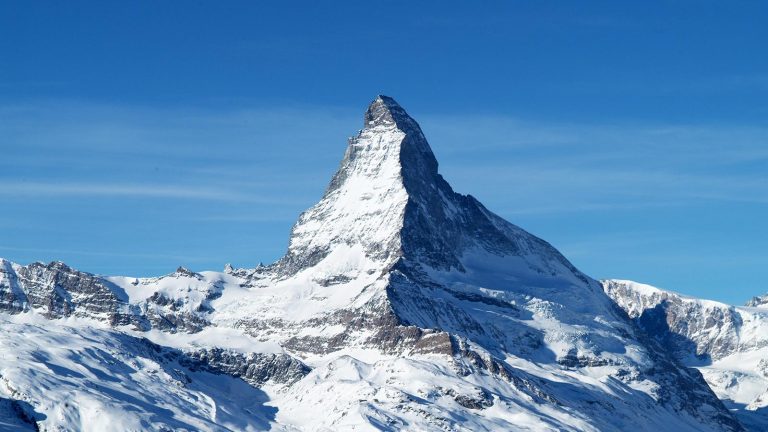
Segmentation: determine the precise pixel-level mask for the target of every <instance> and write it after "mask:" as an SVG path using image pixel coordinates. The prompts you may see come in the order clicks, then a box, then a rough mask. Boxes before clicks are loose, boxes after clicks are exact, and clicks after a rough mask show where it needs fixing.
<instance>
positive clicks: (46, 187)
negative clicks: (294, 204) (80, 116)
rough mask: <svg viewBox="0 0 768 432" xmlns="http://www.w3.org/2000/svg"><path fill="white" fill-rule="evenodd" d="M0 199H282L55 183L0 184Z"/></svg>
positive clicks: (193, 190)
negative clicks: (52, 197) (4, 197)
mask: <svg viewBox="0 0 768 432" xmlns="http://www.w3.org/2000/svg"><path fill="white" fill-rule="evenodd" d="M0 195H2V196H23V197H32V196H82V197H94V196H96V197H98V196H102V197H138V198H174V199H194V200H203V201H236V202H247V203H262V204H284V203H285V202H286V200H285V199H284V198H277V197H274V196H268V197H260V196H256V195H253V194H249V193H244V192H237V191H231V190H223V189H212V188H205V187H199V186H168V185H162V184H94V183H58V182H55V183H54V182H7V181H6V182H0Z"/></svg>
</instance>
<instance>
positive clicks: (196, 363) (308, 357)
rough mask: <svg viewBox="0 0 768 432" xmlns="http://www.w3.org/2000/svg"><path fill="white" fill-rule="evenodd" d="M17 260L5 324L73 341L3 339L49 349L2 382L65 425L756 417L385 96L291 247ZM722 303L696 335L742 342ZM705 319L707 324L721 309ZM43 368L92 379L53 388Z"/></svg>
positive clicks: (525, 426) (615, 422)
mask: <svg viewBox="0 0 768 432" xmlns="http://www.w3.org/2000/svg"><path fill="white" fill-rule="evenodd" d="M0 264H2V265H0V310H2V311H3V312H4V314H3V317H4V318H3V319H4V320H5V321H4V324H2V325H3V326H4V327H5V328H6V329H10V330H12V331H13V332H16V333H19V334H23V333H30V334H34V335H37V336H36V337H38V338H40V339H41V340H46V341H49V342H51V341H54V342H55V343H61V344H65V345H67V346H68V347H73V348H67V349H60V348H56V347H53V348H51V347H49V348H45V349H39V348H38V347H39V344H30V343H28V342H27V341H24V340H17V339H16V338H14V337H10V336H9V337H7V338H6V340H5V341H4V343H7V344H9V345H14V346H15V347H16V352H17V353H16V354H15V355H16V356H17V358H24V359H25V361H30V362H32V363H33V364H34V365H35V367H36V368H38V369H35V370H36V371H37V372H35V374H36V375H32V374H30V373H25V372H24V371H23V369H22V368H21V367H20V366H19V363H18V362H19V360H14V359H13V358H10V357H4V358H2V360H0V362H2V364H0V378H2V379H3V380H4V381H2V382H3V383H4V386H5V389H6V390H3V386H0V392H4V394H6V395H7V396H8V397H10V398H11V399H13V400H16V401H20V402H19V403H21V402H24V403H26V404H28V406H29V409H28V410H27V411H30V412H27V414H28V416H31V417H30V418H38V419H40V420H37V421H36V422H37V424H38V425H40V426H41V427H43V428H47V429H51V430H55V429H56V428H64V429H66V424H67V422H75V421H76V420H77V419H80V420H77V421H78V423H77V424H78V425H79V426H80V427H79V429H83V430H105V429H95V428H91V427H90V426H89V425H88V424H87V422H83V421H81V420H82V419H83V418H88V416H89V415H92V412H93V409H94V408H93V407H94V406H97V407H98V409H100V410H106V412H108V413H109V415H112V416H114V417H115V418H116V419H119V420H120V421H119V422H115V423H114V424H115V425H117V424H123V425H144V428H149V429H156V430H163V428H165V429H168V430H171V429H173V430H179V429H190V430H192V429H202V430H262V429H264V428H265V425H269V426H270V427H272V428H273V429H277V430H352V429H355V430H402V429H408V430H553V431H554V430H558V431H561V430H566V431H569V430H570V431H622V430H627V429H628V428H631V429H632V430H640V431H642V430H648V431H651V430H653V431H659V430H675V431H741V430H743V427H742V425H741V424H740V423H739V422H738V421H737V420H736V419H735V418H734V417H733V415H732V414H731V412H729V410H728V409H727V408H726V406H724V405H723V403H722V402H721V401H720V399H718V398H717V396H716V395H715V394H714V393H713V392H712V390H711V389H710V387H709V386H708V385H707V383H706V382H705V380H704V379H703V378H702V375H701V373H700V372H699V371H698V370H697V369H694V368H691V367H686V363H684V362H685V361H686V359H685V356H680V355H679V356H675V357H670V356H668V355H667V350H669V349H670V347H672V346H674V347H675V352H676V353H682V352H683V349H685V348H686V347H687V345H685V344H684V343H683V342H679V341H677V340H667V339H663V338H662V339H659V338H658V337H656V334H655V333H654V332H652V331H650V330H651V324H649V323H647V322H645V321H643V320H639V319H638V315H633V314H632V312H629V313H627V312H625V311H627V310H628V309H627V308H626V307H624V309H622V308H620V307H618V306H617V305H616V303H614V301H613V300H612V299H611V298H610V297H609V296H608V295H606V292H604V290H603V289H604V287H603V286H602V285H601V284H600V283H599V282H597V281H595V280H593V279H591V278H589V277H588V276H586V275H584V274H583V273H581V272H580V271H578V270H577V269H576V268H575V267H574V266H573V265H572V264H571V263H570V262H568V260H567V259H566V258H565V257H563V256H562V255H561V254H560V253H559V252H558V251H557V250H556V249H555V248H553V247H552V246H551V245H549V244H548V243H546V242H545V241H543V240H541V239H539V238H537V237H535V236H533V235H531V234H529V233H527V232H526V231H524V230H523V229H521V228H519V227H517V226H515V225H513V224H511V223H509V222H507V221H505V220H503V219H502V218H500V217H499V216H497V215H495V214H493V213H492V212H490V211H489V210H488V209H486V208H485V207H484V206H483V205H482V204H480V203H479V202H478V201H477V200H476V199H475V198H473V197H472V196H469V195H461V194H458V193H456V192H454V191H453V190H452V188H451V186H450V185H449V184H448V183H447V182H446V181H445V180H444V179H443V178H442V176H441V175H440V174H439V173H438V163H437V160H436V159H435V156H434V154H433V152H432V150H431V148H430V146H429V144H428V143H427V140H426V138H425V137H424V134H423V132H422V130H421V128H420V127H419V125H418V124H417V123H416V121H415V120H413V119H412V118H411V117H410V116H409V115H408V114H407V113H406V112H405V111H404V110H403V108H402V107H400V106H399V105H398V104H397V103H396V102H395V101H394V100H393V99H391V98H388V97H385V96H380V97H378V98H376V99H375V100H374V101H373V102H372V103H371V105H370V106H369V107H368V109H367V111H366V112H365V115H364V124H363V129H362V130H361V131H360V132H359V133H358V134H357V135H356V136H355V137H354V138H352V139H350V141H349V144H348V147H347V150H346V153H345V155H344V158H343V160H342V162H341V164H340V167H339V169H338V171H337V173H336V174H335V175H334V177H333V179H332V180H331V182H330V185H329V186H328V188H327V189H326V191H325V193H324V195H323V197H322V198H321V199H320V201H319V202H318V203H317V204H316V205H314V206H313V207H311V208H310V209H308V210H307V211H305V212H304V213H302V215H301V216H300V217H299V219H298V221H297V222H296V224H295V225H294V227H293V229H292V231H291V237H290V241H289V247H288V251H287V253H286V254H285V256H284V257H283V258H281V259H280V260H278V261H277V262H276V263H274V264H271V265H268V266H259V267H257V268H255V269H234V268H232V267H230V266H227V267H226V268H225V271H223V272H200V273H196V272H192V271H190V270H187V269H184V268H179V269H178V270H177V271H176V272H174V273H172V274H169V275H167V276H163V277H159V278H135V277H100V276H95V275H91V274H88V273H82V272H79V271H76V270H73V269H71V268H69V267H67V266H66V265H64V264H62V263H51V264H49V265H43V264H39V263H35V264H31V265H28V266H20V265H17V264H13V263H10V262H7V261H2V263H0ZM606 291H608V294H611V292H610V291H609V290H606ZM627 295H628V296H629V295H630V294H627ZM613 298H614V299H616V296H613ZM636 300H637V301H638V302H642V301H646V300H643V299H639V298H638V299H636ZM648 301H649V302H650V300H648ZM619 304H620V305H622V306H624V305H623V304H621V303H619ZM642 304H643V305H645V304H650V303H642ZM638 310H640V309H638ZM642 310H645V308H644V306H643V309H642ZM639 313H640V315H642V311H640V312H639ZM680 313H681V314H682V313H686V312H685V311H681V312H680ZM628 315H629V316H628ZM713 319H721V320H723V322H724V324H722V328H723V329H724V330H723V332H724V333H723V334H724V336H723V337H722V338H721V339H717V338H715V339H714V340H711V341H710V340H705V339H706V338H704V337H703V336H702V337H701V338H700V343H701V346H702V348H701V352H700V353H699V351H698V348H697V349H696V353H697V354H700V355H703V354H704V353H710V352H712V353H714V352H716V351H717V350H716V349H715V346H718V347H719V346H723V348H722V349H723V350H725V351H723V352H726V351H727V349H730V348H725V346H726V345H727V344H726V342H725V340H726V339H727V336H728V334H729V333H728V332H729V331H731V330H729V327H727V325H728V324H727V323H728V322H732V325H734V326H735V325H736V324H737V320H738V319H739V318H738V317H737V316H735V315H732V314H731V315H728V314H727V313H726V312H723V315H722V316H716V317H713ZM40 320H54V321H47V323H49V324H41V321H40ZM728 320H731V321H728ZM654 322H655V321H654ZM700 325H701V326H702V327H701V329H704V330H696V329H694V330H691V331H692V332H694V333H696V334H697V335H698V334H699V333H702V334H703V333H705V330H706V329H710V328H712V326H717V325H716V324H710V323H708V322H703V323H701V324H700ZM41 326H43V327H44V326H51V327H54V328H55V329H53V330H51V331H50V333H47V332H46V331H43V330H41V329H42V328H43V327H41ZM67 328H71V330H63V329H67ZM688 330H689V329H688V328H686V329H685V331H688ZM680 331H681V334H682V333H684V331H683V329H682V328H680ZM667 333H669V334H672V333H674V332H667ZM665 334H666V333H665ZM675 334H676V333H675ZM707 334H709V333H707ZM671 339H674V338H671ZM115 341H121V342H120V343H118V342H115ZM142 341H144V342H142ZM678 343H679V344H678ZM696 343H698V342H696ZM675 344H678V345H679V346H678V345H675ZM697 346H698V345H697ZM80 351H83V352H84V354H83V356H82V360H79V358H78V355H79V354H78V352H80ZM134 351H135V353H134V354H132V353H133V352H134ZM709 355H711V354H709ZM35 362H36V363H35ZM145 364H146V365H148V366H147V367H148V370H152V371H156V372H152V373H150V374H148V375H147V374H146V373H145V369H146V368H144V367H143V366H142V365H145ZM7 365H10V366H7ZM111 365H114V366H115V367H114V368H110V367H108V366H111ZM689 366H690V365H689ZM3 367H6V368H7V369H3ZM62 368H63V369H62ZM6 370H7V371H11V372H9V373H6V372H5V371H6ZM49 371H53V372H54V373H49ZM56 371H60V372H62V373H56ZM113 373H114V374H118V375H120V374H122V375H120V376H121V377H125V378H124V381H125V385H126V386H128V385H130V386H132V387H133V388H142V387H146V388H147V394H151V395H152V400H153V401H154V402H152V404H150V403H148V401H147V399H146V398H142V397H143V396H142V397H140V396H138V395H136V394H135V393H134V392H132V391H127V390H126V389H121V385H122V384H120V383H119V381H120V380H118V382H114V381H110V382H112V384H110V386H109V387H108V388H107V387H102V386H100V384H97V382H98V381H99V380H103V379H108V378H105V377H108V376H110V374H113ZM145 375H146V376H145ZM35 376H40V377H42V378H40V379H44V380H45V382H46V383H48V384H47V387H45V388H60V389H69V390H67V391H70V393H69V394H71V395H74V396H71V397H69V398H68V399H67V401H66V402H63V400H59V399H56V398H55V397H54V396H50V395H48V394H46V393H45V392H42V391H39V390H37V389H36V388H35V387H34V386H35V385H36V384H35V380H36V378H34V377H35ZM152 376H157V377H159V378H160V379H159V381H160V382H163V383H165V385H166V386H171V387H172V388H173V389H174V391H169V392H167V394H165V395H163V394H162V392H161V391H160V390H159V389H158V387H157V386H156V385H155V384H156V383H155V382H153V381H152V379H151V377H152ZM211 377H222V378H221V379H222V380H228V379H234V378H238V379H239V382H242V383H247V384H246V386H247V387H248V388H249V390H247V391H246V390H243V388H242V387H237V386H236V385H235V384H233V382H232V381H226V383H227V384H226V385H227V386H230V387H231V389H232V390H231V391H230V392H227V391H226V389H225V388H222V385H221V384H220V383H216V384H214V383H213V381H211V380H212V378H211ZM224 377H230V378H224ZM233 377H234V378H233ZM214 381H215V380H214ZM236 381H237V380H236ZM235 387H237V389H235ZM72 389H79V390H72ZM83 389H85V390H83ZM237 391H239V392H244V394H246V395H248V398H250V399H248V398H246V399H247V400H248V401H251V402H249V403H250V405H247V406H246V405H242V404H238V403H237V402H236V399H237V398H238V396H237V395H234V396H233V392H235V393H236V392H237ZM233 400H234V402H233ZM94 401H97V402H94ZM190 401H192V402H190ZM64 404H66V406H65V405H64ZM153 404H154V405H153ZM25 406H27V405H25ZM152 406H155V407H156V409H155V408H152ZM105 407H109V409H107V408H105ZM136 407H138V408H136ZM179 409H184V410H185V414H184V415H182V414H179V413H178V410H179ZM242 410H245V412H243V411H242ZM234 412H238V413H240V414H238V416H237V419H238V420H237V421H235V420H234V418H235V417H234V416H233V415H231V413H234ZM248 413H251V414H248ZM35 415H36V416H37V417H34V416H35ZM75 417H77V419H75ZM131 427H133V426H131ZM107 429H109V427H107Z"/></svg>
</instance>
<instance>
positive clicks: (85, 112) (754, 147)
mask: <svg viewBox="0 0 768 432" xmlns="http://www.w3.org/2000/svg"><path fill="white" fill-rule="evenodd" d="M415 3H416V2H387V1H384V2H378V3H376V4H365V3H364V2H349V3H344V2H335V3H332V4H331V3H326V4H319V3H316V2H306V3H301V2H291V3H279V4H278V3H277V2H275V3H270V4H261V3H259V2H242V3H239V2H227V3H214V2H172V1H168V2H102V1H99V2H95V1H94V2H67V3H63V2H34V3H33V2H22V1H18V2H13V1H9V2H2V3H0V163H1V164H2V165H1V166H2V170H0V202H2V205H1V206H0V210H2V211H0V233H2V234H1V235H0V256H3V257H6V258H8V259H11V260H14V261H17V262H21V263H28V262H31V261H36V260H42V261H50V260H54V259H58V260H63V261H65V262H67V263H69V264H70V265H73V266H75V267H77V268H80V269H83V270H86V271H91V272H95V273H102V274H129V275H159V274H164V273H168V272H171V271H173V270H174V269H175V268H176V267H177V266H178V265H185V266H187V267H190V268H192V269H195V270H205V269H221V268H222V267H223V265H224V263H227V262H231V263H233V264H234V265H237V266H252V265H254V264H256V263H258V262H260V261H261V262H265V263H266V262H271V261H272V260H274V259H276V258H277V257H279V256H280V255H281V254H282V252H283V251H284V250H285V247H286V245H287V239H288V231H289V229H290V226H291V224H292V223H293V221H294V220H295V218H296V217H297V216H298V214H299V213H300V212H301V211H302V210H303V209H305V208H306V207H308V206H310V205H311V204H312V203H314V202H315V201H316V200H317V199H318V198H319V197H320V195H321V194H322V192H323V190H324V188H325V186H326V184H327V182H328V180H329V179H330V176H331V174H332V173H333V172H334V171H335V169H336V167H337V165H338V161H339V160H340V159H341V157H342V154H343V152H344V148H345V146H346V137H348V136H350V135H353V134H354V133H355V132H356V131H357V129H359V128H360V126H361V116H362V112H363V110H364V108H365V106H366V105H367V104H368V102H369V101H370V100H371V99H372V98H373V97H374V96H375V95H377V94H379V93H384V94H388V95H391V96H393V97H395V98H396V99H397V100H398V101H399V102H400V103H401V104H402V105H403V106H404V107H405V108H406V109H407V110H408V111H409V112H410V113H411V114H412V115H413V116H414V117H415V118H416V119H417V120H419V121H420V123H421V124H422V128H423V129H424V131H425V133H426V134H427V137H428V139H429V140H430V143H431V145H432V147H433V150H434V151H435V154H436V155H437V157H438V160H439V161H440V164H441V172H442V173H443V175H444V176H445V177H446V178H447V179H448V181H449V182H450V183H451V184H452V185H453V186H454V188H455V189H456V190H457V191H459V192H463V193H471V194H473V195H475V196H476V197H478V198H479V199H480V200H481V201H482V202H484V203H485V204H486V206H487V207H489V208H490V209H491V210H494V211H495V212H497V213H499V214H501V215H502V216H504V217H506V218H507V219H509V220H510V221H512V222H514V223H516V224H518V225H520V226H522V227H523V228H526V229H528V230H529V231H531V232H533V233H534V234H537V235H539V236H541V237H543V238H545V239H546V240H548V241H549V242H551V243H552V244H554V245H555V246H556V247H558V248H559V249H561V250H562V251H563V252H564V254H565V255H566V256H568V257H569V258H570V259H571V260H572V261H573V262H574V263H575V264H576V265H577V266H578V267H579V268H581V269H582V270H583V271H585V272H587V273H588V274H590V275H591V276H593V277H597V278H604V277H619V278H628V279H634V280H638V281H643V282H647V283H651V284H654V285H657V286H661V287H664V288H668V289H672V290H675V291H678V292H682V293H686V294H690V295H696V296H702V297H707V298H713V299H717V300H722V301H726V302H730V303H743V302H744V301H746V300H747V299H748V298H749V297H751V296H752V295H756V294H761V293H764V292H766V291H768V282H766V281H768V252H766V248H767V247H768V229H767V228H766V223H765V221H766V220H768V186H767V185H768V121H766V119H767V118H768V55H766V54H765V45H766V43H768V26H766V25H765V22H768V4H766V3H764V2H750V1H745V2H739V3H738V4H737V5H736V4H733V3H730V4H728V3H723V2H713V1H696V2H693V1H691V2H685V1H670V2H631V3H630V2H548V1H541V2H515V1H513V2H499V3H492V2H487V3H483V4H482V6H481V7H480V6H478V5H477V4H474V3H469V2H466V3H463V2H462V3H459V2H457V3H452V2H418V4H415Z"/></svg>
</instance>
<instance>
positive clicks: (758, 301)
mask: <svg viewBox="0 0 768 432" xmlns="http://www.w3.org/2000/svg"><path fill="white" fill-rule="evenodd" d="M746 306H747V307H759V308H768V294H766V295H762V296H755V297H752V298H751V299H750V300H749V301H748V302H747V304H746Z"/></svg>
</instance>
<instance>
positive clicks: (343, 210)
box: [277, 96, 585, 284]
mask: <svg viewBox="0 0 768 432" xmlns="http://www.w3.org/2000/svg"><path fill="white" fill-rule="evenodd" d="M364 122H365V127H364V128H363V130H361V131H360V132H359V133H358V134H357V136H355V137H353V138H351V139H350V140H349V146H348V147H347V151H346V153H345V155H344V159H342V161H341V164H340V166H339V169H338V171H337V172H336V174H335V175H334V177H333V179H332V180H331V183H330V185H329V186H328V188H327V189H326V191H325V194H324V195H323V197H322V199H321V200H320V201H319V202H318V203H317V204H315V205H314V206H312V207H311V208H310V209H308V210H307V211H305V212H304V213H302V215H301V216H300V217H299V219H298V221H297V222H296V224H295V225H294V226H293V229H292V231H291V238H290V242H289V246H288V252H287V253H286V255H285V256H284V257H283V258H282V259H281V260H280V261H279V262H278V265H277V266H278V267H277V268H278V271H279V273H281V274H283V275H288V274H295V273H296V272H298V271H301V270H303V269H306V268H309V267H313V266H316V265H317V264H319V263H321V262H322V261H324V260H326V259H327V258H328V257H329V255H330V254H331V253H332V252H334V251H339V250H342V249H344V248H349V249H352V250H353V252H354V254H357V255H358V256H359V257H360V260H358V261H357V262H359V263H362V262H363V261H365V262H368V263H371V265H374V264H373V263H375V265H374V266H375V267H376V268H378V269H384V268H389V267H390V266H393V265H395V264H396V263H398V262H399V263H400V268H401V269H402V270H404V271H405V268H403V267H402V265H406V266H407V267H408V268H409V269H411V270H412V271H413V272H415V273H419V272H421V271H422V270H424V271H428V269H439V270H445V271H450V270H457V271H459V272H465V271H467V270H468V269H469V268H470V267H472V266H473V265H474V263H469V262H468V261H467V257H468V256H469V254H470V253H471V254H473V256H475V257H477V256H483V255H491V256H495V257H511V256H515V257H517V258H518V261H520V260H521V261H523V262H524V263H525V264H524V265H526V266H530V267H531V269H532V270H533V271H534V272H537V273H538V272H540V273H543V274H553V273H557V274H561V275H566V276H565V277H567V278H569V279H571V280H574V281H577V283H578V284H582V283H584V280H585V279H584V276H583V275H582V274H581V273H580V272H578V271H577V270H576V269H575V268H573V266H571V265H570V263H568V261H567V260H565V258H563V257H562V255H560V254H559V253H558V252H557V251H556V250H554V249H553V248H552V247H551V246H549V245H548V244H547V243H546V242H544V241H542V240H540V239H538V238H536V237H534V236H531V235H530V234H528V233H526V232H525V231H523V230H521V229H520V228H518V227H516V226H514V225H512V224H510V223H509V222H507V221H505V220H503V219H501V218H499V217H498V216H496V215H494V214H493V213H491V212H490V211H488V210H487V209H486V208H485V207H483V205H482V204H480V202H478V201H477V200H476V199H474V198H473V197H471V196H468V195H461V194H458V193H456V192H454V191H453V189H452V188H451V186H450V185H449V184H448V182H446V181H445V180H444V179H443V177H442V176H441V175H440V174H439V173H438V163H437V160H436V159H435V156H434V154H433V153H432V149H431V148H430V146H429V144H428V143H427V140H426V138H425V137H424V134H423V133H422V131H421V128H420V127H419V125H418V123H416V121H415V120H414V119H413V118H411V116H409V115H408V113H407V112H406V111H405V110H404V109H403V108H402V107H401V106H400V105H399V104H398V103H397V102H395V100H394V99H392V98H390V97H388V96H378V97H376V99H374V100H373V102H372V103H371V104H370V106H369V107H368V109H367V110H366V111H365V114H364ZM337 253H338V252H337ZM529 256H531V259H530V260H529V259H528V257H529ZM542 256H546V259H541V258H542ZM529 261H530V262H529ZM403 263H406V264H403ZM361 265H363V264H361ZM365 265H368V264H365ZM415 273H414V274H415Z"/></svg>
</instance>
